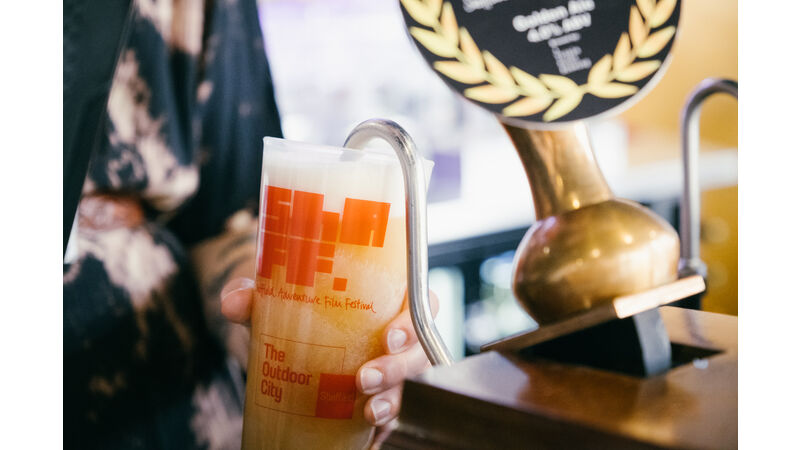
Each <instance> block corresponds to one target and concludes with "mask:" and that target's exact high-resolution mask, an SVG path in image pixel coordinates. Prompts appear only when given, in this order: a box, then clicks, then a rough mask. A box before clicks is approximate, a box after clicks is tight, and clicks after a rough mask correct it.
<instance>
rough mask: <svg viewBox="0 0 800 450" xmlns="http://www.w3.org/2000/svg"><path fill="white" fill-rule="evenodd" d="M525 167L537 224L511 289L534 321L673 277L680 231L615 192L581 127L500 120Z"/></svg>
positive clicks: (518, 262)
mask: <svg viewBox="0 0 800 450" xmlns="http://www.w3.org/2000/svg"><path fill="white" fill-rule="evenodd" d="M503 127H504V128H505V129H506V132H507V133H508V135H509V137H510V138H511V140H512V141H513V143H514V146H515V147H516V149H517V152H518V154H519V156H520V159H521V160H522V164H523V166H524V167H525V172H526V174H527V177H528V181H529V183H530V186H531V191H532V193H533V201H534V209H535V211H536V219H537V222H536V223H535V224H534V225H533V226H532V227H531V228H530V229H529V230H528V232H527V233H526V235H525V237H524V238H523V240H522V242H521V243H520V245H519V248H518V249H517V254H516V259H515V263H514V278H513V282H512V286H513V291H514V295H515V297H516V298H517V300H518V301H519V302H520V303H521V305H522V306H523V307H524V308H525V310H526V311H528V313H529V314H530V315H531V317H533V318H534V320H536V321H537V322H539V323H540V324H547V323H553V322H556V321H559V320H562V319H565V318H567V317H569V316H571V315H574V314H576V313H579V312H582V311H586V310H589V309H592V308H594V307H595V306H598V305H603V304H606V303H609V302H611V301H612V300H613V299H614V298H615V297H619V296H622V295H627V294H633V293H636V292H639V291H643V290H647V289H651V288H654V287H657V286H660V285H663V284H666V283H669V282H672V281H674V280H675V279H677V269H678V256H679V241H678V234H677V233H676V232H675V230H674V229H673V228H672V227H671V226H670V225H669V224H668V223H667V222H666V221H664V220H663V219H661V218H660V217H658V216H657V215H656V214H654V213H653V212H651V211H649V210H648V209H646V208H644V207H642V206H641V205H639V204H637V203H634V202H631V201H628V200H621V199H617V198H614V196H613V194H612V193H611V190H610V189H609V187H608V184H607V183H606V181H605V179H604V178H603V175H602V173H601V172H600V169H599V167H598V166H597V162H596V161H595V158H594V154H593V153H592V149H591V145H590V143H589V138H588V133H587V131H586V128H585V126H583V125H576V126H574V128H572V129H566V130H556V131H542V130H528V129H524V128H518V127H515V126H511V125H506V124H503Z"/></svg>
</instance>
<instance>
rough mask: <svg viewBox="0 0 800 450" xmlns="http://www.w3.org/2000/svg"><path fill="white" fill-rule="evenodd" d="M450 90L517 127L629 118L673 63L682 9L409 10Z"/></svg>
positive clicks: (508, 0)
mask: <svg viewBox="0 0 800 450" xmlns="http://www.w3.org/2000/svg"><path fill="white" fill-rule="evenodd" d="M400 4H401V10H402V12H403V17H404V18H405V21H406V25H407V27H408V33H409V35H410V36H411V40H412V41H413V42H414V43H415V44H416V46H417V47H418V49H419V50H420V52H421V53H422V55H423V57H424V58H425V59H426V60H427V62H428V64H430V65H431V67H432V68H433V69H434V71H435V72H436V73H437V75H439V76H440V77H441V78H442V79H443V80H444V81H445V83H447V84H448V85H449V86H450V87H451V88H453V89H455V90H456V91H457V92H458V93H460V94H461V95H462V96H464V97H466V98H467V99H468V100H470V101H472V102H473V103H475V104H477V105H479V106H481V107H483V108H484V109H487V110H489V111H491V112H493V113H495V114H497V115H499V116H500V118H501V120H503V121H505V122H508V123H511V124H520V123H521V124H523V125H525V124H528V125H529V124H544V125H547V124H557V123H565V122H572V121H577V120H582V119H587V118H590V117H594V116H598V115H601V114H604V113H606V112H608V111H612V110H615V111H616V110H622V109H625V108H626V107H628V106H630V104H632V103H633V102H635V101H636V99H637V98H639V97H641V95H642V93H643V91H645V90H646V89H645V87H646V86H648V85H650V86H652V85H654V84H655V82H654V81H653V80H656V81H657V78H658V76H659V74H661V73H663V71H664V69H665V66H666V65H667V64H666V63H667V62H668V56H669V52H670V50H671V48H672V45H673V42H674V39H675V33H676V31H677V26H678V18H679V16H680V0H603V1H599V0H527V1H526V0H447V1H442V0H400Z"/></svg>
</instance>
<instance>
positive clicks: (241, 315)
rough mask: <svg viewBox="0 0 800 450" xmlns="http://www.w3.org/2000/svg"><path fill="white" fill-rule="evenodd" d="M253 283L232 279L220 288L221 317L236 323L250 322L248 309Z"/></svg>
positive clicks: (251, 301) (248, 279)
mask: <svg viewBox="0 0 800 450" xmlns="http://www.w3.org/2000/svg"><path fill="white" fill-rule="evenodd" d="M254 288H255V282H254V281H253V280H251V279H250V278H244V277H242V278H234V279H233V280H231V281H229V282H228V283H227V284H225V286H224V287H223V288H222V292H221V293H220V299H221V303H222V306H221V308H222V315H223V316H225V317H227V318H228V320H230V321H232V322H236V323H241V324H245V325H246V324H247V323H248V322H249V321H250V307H251V304H252V303H253V289H254Z"/></svg>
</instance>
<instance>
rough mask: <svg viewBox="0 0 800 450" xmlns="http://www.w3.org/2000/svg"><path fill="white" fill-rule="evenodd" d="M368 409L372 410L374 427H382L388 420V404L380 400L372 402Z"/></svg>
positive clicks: (389, 406)
mask: <svg viewBox="0 0 800 450" xmlns="http://www.w3.org/2000/svg"><path fill="white" fill-rule="evenodd" d="M369 407H370V409H372V416H373V417H375V425H383V422H385V421H386V420H387V419H388V418H389V412H390V411H391V409H392V405H391V404H390V403H389V402H387V401H386V400H380V399H375V400H373V401H372V403H371V404H370V406H369Z"/></svg>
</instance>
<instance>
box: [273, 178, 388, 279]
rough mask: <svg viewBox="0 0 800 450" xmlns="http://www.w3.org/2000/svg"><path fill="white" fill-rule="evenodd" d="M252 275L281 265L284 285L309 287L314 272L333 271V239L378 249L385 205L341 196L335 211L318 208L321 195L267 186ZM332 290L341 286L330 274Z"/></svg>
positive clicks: (384, 226) (320, 203) (329, 272)
mask: <svg viewBox="0 0 800 450" xmlns="http://www.w3.org/2000/svg"><path fill="white" fill-rule="evenodd" d="M266 196H267V197H266V198H267V201H266V211H263V214H262V216H263V217H264V218H265V219H264V224H263V225H262V226H263V227H264V228H263V232H264V233H263V242H262V248H261V256H260V258H259V261H258V274H259V276H262V277H264V278H272V268H273V266H276V265H277V266H284V267H285V268H286V280H285V281H286V283H287V284H294V285H299V286H308V287H312V286H314V277H315V275H316V274H317V273H326V274H333V269H334V267H333V262H334V261H333V255H334V251H335V249H336V243H337V242H338V243H341V244H352V245H362V246H372V247H383V242H384V238H385V237H386V226H387V224H388V221H389V206H391V205H390V204H389V203H384V202H376V201H371V200H359V199H354V198H346V199H345V202H344V209H343V211H342V213H341V215H340V214H339V213H336V212H330V211H323V210H322V203H323V200H324V198H325V196H324V195H323V194H316V193H313V192H304V191H296V190H295V191H293V190H291V189H285V188H279V187H275V186H267V192H266ZM332 288H333V290H335V291H344V290H346V289H347V279H346V278H337V277H334V278H333V286H332Z"/></svg>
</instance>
